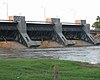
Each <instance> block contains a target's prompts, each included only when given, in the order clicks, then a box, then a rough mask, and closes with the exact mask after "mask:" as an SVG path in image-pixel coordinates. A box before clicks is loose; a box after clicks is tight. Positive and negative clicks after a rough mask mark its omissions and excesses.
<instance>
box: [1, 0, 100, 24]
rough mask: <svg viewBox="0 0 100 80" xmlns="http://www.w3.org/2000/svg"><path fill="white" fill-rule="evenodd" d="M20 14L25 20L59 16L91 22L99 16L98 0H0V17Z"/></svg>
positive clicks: (64, 19) (62, 18)
mask: <svg viewBox="0 0 100 80" xmlns="http://www.w3.org/2000/svg"><path fill="white" fill-rule="evenodd" d="M7 4H8V15H9V16H12V15H22V16H25V17H26V20H33V21H34V20H36V21H40V20H44V18H54V17H58V18H61V21H62V22H74V20H75V19H78V20H79V19H86V20H87V23H90V24H92V23H93V22H94V21H95V19H96V17H97V16H100V0H0V19H6V18H7Z"/></svg>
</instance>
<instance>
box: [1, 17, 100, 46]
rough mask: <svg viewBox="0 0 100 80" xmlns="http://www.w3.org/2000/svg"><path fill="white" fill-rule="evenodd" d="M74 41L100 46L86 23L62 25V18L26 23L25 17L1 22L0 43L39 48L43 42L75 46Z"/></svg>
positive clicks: (78, 22) (77, 22)
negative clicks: (15, 43) (13, 43)
mask: <svg viewBox="0 0 100 80" xmlns="http://www.w3.org/2000/svg"><path fill="white" fill-rule="evenodd" d="M73 40H82V41H86V42H89V43H91V44H95V45H96V44H99V43H100V42H98V40H95V39H94V38H93V37H92V35H91V34H90V25H89V24H86V22H85V21H82V20H80V21H78V20H77V21H76V23H74V24H71V23H70V24H69V23H62V22H60V18H47V19H46V21H45V22H38V21H25V16H10V17H9V20H8V21H2V20H1V21H0V41H5V42H7V41H15V42H18V43H20V44H23V45H24V46H26V47H39V46H41V45H42V43H43V41H54V42H56V43H58V44H59V45H63V46H72V45H75V42H74V41H73Z"/></svg>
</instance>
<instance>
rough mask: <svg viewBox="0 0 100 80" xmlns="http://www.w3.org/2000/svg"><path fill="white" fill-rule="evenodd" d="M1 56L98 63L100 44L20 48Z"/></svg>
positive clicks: (99, 60) (99, 61) (99, 59)
mask: <svg viewBox="0 0 100 80" xmlns="http://www.w3.org/2000/svg"><path fill="white" fill-rule="evenodd" d="M13 52H14V54H13ZM0 57H19V58H54V59H59V60H73V61H81V62H88V63H92V64H97V63H100V46H87V47H67V48H42V49H32V48H31V49H23V50H19V51H17V52H15V51H12V53H11V52H10V53H9V54H0Z"/></svg>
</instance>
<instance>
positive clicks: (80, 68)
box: [0, 58, 100, 80]
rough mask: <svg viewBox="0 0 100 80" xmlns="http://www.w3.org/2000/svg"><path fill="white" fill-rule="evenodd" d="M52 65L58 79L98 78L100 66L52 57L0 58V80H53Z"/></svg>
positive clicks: (81, 79) (99, 78)
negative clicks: (57, 70) (57, 67)
mask: <svg viewBox="0 0 100 80" xmlns="http://www.w3.org/2000/svg"><path fill="white" fill-rule="evenodd" d="M54 65H58V66H59V80H100V68H99V67H91V66H88V67H87V66H85V65H88V64H87V63H81V62H75V61H63V60H53V59H29V58H11V59H5V58H3V59H0V80H54Z"/></svg>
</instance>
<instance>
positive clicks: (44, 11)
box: [41, 6, 46, 20]
mask: <svg viewBox="0 0 100 80" xmlns="http://www.w3.org/2000/svg"><path fill="white" fill-rule="evenodd" d="M41 8H43V14H44V20H45V19H46V7H45V6H41Z"/></svg>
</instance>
